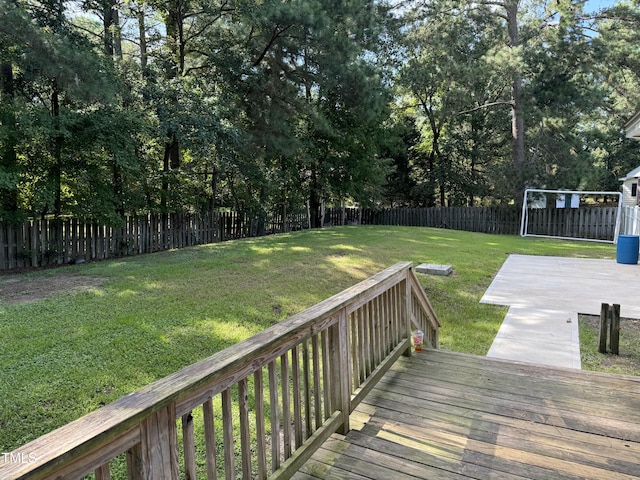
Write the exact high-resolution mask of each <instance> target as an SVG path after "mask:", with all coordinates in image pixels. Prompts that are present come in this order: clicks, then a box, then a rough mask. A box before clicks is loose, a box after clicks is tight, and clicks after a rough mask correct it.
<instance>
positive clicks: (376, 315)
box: [371, 297, 381, 369]
mask: <svg viewBox="0 0 640 480" xmlns="http://www.w3.org/2000/svg"><path fill="white" fill-rule="evenodd" d="M379 299H380V297H376V298H374V299H373V300H372V301H371V307H372V308H371V324H372V326H373V328H372V331H373V368H374V369H375V368H376V367H377V366H378V365H380V343H381V342H380V334H381V331H380V330H381V325H380V309H379V306H378V300H379Z"/></svg>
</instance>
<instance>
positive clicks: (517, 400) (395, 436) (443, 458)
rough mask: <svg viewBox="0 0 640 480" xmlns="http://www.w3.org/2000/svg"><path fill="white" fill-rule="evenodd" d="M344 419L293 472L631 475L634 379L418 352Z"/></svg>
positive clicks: (637, 445)
mask: <svg viewBox="0 0 640 480" xmlns="http://www.w3.org/2000/svg"><path fill="white" fill-rule="evenodd" d="M351 427H352V430H351V431H350V432H349V433H348V434H347V435H346V436H342V435H338V434H334V435H333V436H332V437H331V438H330V439H329V440H328V441H327V442H326V443H325V444H324V445H323V447H322V448H321V449H320V450H318V451H317V452H316V453H315V454H314V456H313V457H312V458H311V459H310V460H309V461H307V463H306V464H305V465H304V466H303V467H302V468H301V469H300V471H299V472H298V473H297V474H296V475H295V476H294V477H293V478H295V479H298V480H302V479H311V478H323V479H325V478H332V479H356V480H357V479H383V480H391V479H392V480H403V479H415V478H423V479H447V480H449V479H463V478H475V479H523V478H529V479H531V478H533V479H553V480H558V479H578V478H579V479H594V480H613V479H640V378H631V377H623V376H614V375H606V374H600V373H593V372H585V371H578V370H569V369H560V368H549V367H541V366H533V365H530V364H524V363H513V362H507V361H503V360H497V359H489V358H485V357H476V356H470V355H462V354H456V353H451V352H445V351H441V350H429V351H423V352H420V353H417V354H415V355H413V357H412V358H401V359H400V360H398V361H397V362H396V363H395V365H394V366H393V367H392V368H391V369H390V370H389V372H388V373H387V374H386V375H385V376H384V377H383V379H382V380H381V381H380V382H379V384H378V385H377V386H376V387H375V388H374V389H373V390H372V391H371V393H370V394H369V395H367V397H366V398H365V399H364V401H363V402H362V403H361V404H360V405H359V406H358V407H357V408H356V410H355V411H354V412H353V413H352V415H351Z"/></svg>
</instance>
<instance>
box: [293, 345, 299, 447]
mask: <svg viewBox="0 0 640 480" xmlns="http://www.w3.org/2000/svg"><path fill="white" fill-rule="evenodd" d="M291 379H292V382H291V383H292V387H293V427H294V429H293V431H294V440H295V444H294V447H293V449H294V450H296V449H298V448H300V446H301V445H302V400H301V395H300V349H299V347H298V346H295V347H293V348H292V349H291Z"/></svg>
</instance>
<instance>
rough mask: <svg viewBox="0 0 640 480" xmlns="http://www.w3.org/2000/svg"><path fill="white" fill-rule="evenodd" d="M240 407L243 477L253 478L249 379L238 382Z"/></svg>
mask: <svg viewBox="0 0 640 480" xmlns="http://www.w3.org/2000/svg"><path fill="white" fill-rule="evenodd" d="M238 407H239V410H240V446H241V450H242V451H241V455H242V478H251V433H250V426H249V392H248V389H247V379H246V378H243V379H242V380H240V381H239V382H238Z"/></svg>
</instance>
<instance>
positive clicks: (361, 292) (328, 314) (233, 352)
mask: <svg viewBox="0 0 640 480" xmlns="http://www.w3.org/2000/svg"><path fill="white" fill-rule="evenodd" d="M411 267H412V263H411V262H399V263H397V264H395V265H393V266H391V267H389V268H387V269H385V270H383V271H382V272H380V273H378V274H376V275H374V276H372V277H370V278H368V279H366V280H363V281H362V282H360V283H358V284H356V285H354V286H352V287H350V288H347V289H346V290H343V291H342V292H340V293H338V294H336V295H334V296H332V297H330V298H328V299H326V300H324V301H322V302H320V303H318V304H316V305H314V306H312V307H310V308H308V309H306V310H304V311H303V312H300V313H298V314H296V315H293V316H292V317H290V318H289V319H288V320H285V321H283V322H280V323H278V324H276V325H274V326H272V327H270V328H268V329H266V330H264V331H262V332H260V333H258V334H257V335H255V336H253V337H251V338H249V339H246V340H244V341H242V342H240V343H238V344H236V345H233V346H231V347H229V348H227V349H225V350H222V351H220V352H218V353H216V354H214V355H212V356H211V357H208V358H206V359H204V360H201V361H200V362H197V363H195V364H192V365H189V366H187V367H185V368H183V369H182V370H180V371H178V372H176V373H174V374H171V375H169V376H167V377H165V378H162V379H160V380H158V381H156V382H154V383H151V384H149V385H147V386H145V387H143V388H141V389H140V390H138V391H136V392H133V393H131V394H129V395H127V396H125V397H122V398H120V399H119V400H116V401H115V402H113V403H111V404H109V405H106V406H104V407H102V408H100V409H98V410H96V411H94V412H92V413H90V414H88V415H86V416H84V417H82V418H79V419H77V420H75V421H73V422H71V423H69V424H67V425H64V426H62V427H60V428H59V429H57V430H55V431H53V432H50V433H48V434H45V435H43V436H42V437H39V438H37V439H35V440H33V441H32V442H30V443H27V444H25V445H23V446H22V447H20V448H18V449H16V450H15V451H14V452H12V453H13V454H14V455H16V458H17V457H20V458H28V459H29V460H30V461H29V462H24V463H23V462H15V463H7V462H6V460H5V462H4V465H3V464H0V478H3V479H4V478H10V479H14V478H21V477H22V476H23V475H26V474H30V475H33V474H34V473H36V472H37V473H38V474H41V475H43V476H44V475H46V474H47V473H48V472H52V471H53V470H55V469H56V468H57V467H58V466H59V465H60V464H61V463H62V462H64V461H65V459H68V458H70V457H78V456H80V455H83V454H85V453H87V452H90V451H92V450H94V449H95V448H98V447H99V446H100V445H103V444H106V443H108V442H109V441H111V440H113V439H115V438H118V437H121V436H123V435H131V430H132V429H134V430H135V428H136V427H137V425H138V424H139V422H140V421H141V420H142V419H144V418H145V417H147V416H148V415H150V414H151V413H153V412H155V411H158V410H160V409H161V408H164V407H166V406H167V405H170V404H171V403H179V402H180V400H182V399H186V398H187V397H189V396H192V395H194V393H195V394H197V393H198V392H199V391H200V390H202V389H203V388H205V389H207V390H205V391H206V392H207V393H208V394H210V393H211V391H210V390H209V388H210V385H212V384H215V383H216V382H218V383H219V386H222V387H221V388H226V387H228V386H231V385H233V384H234V383H236V382H237V381H238V380H240V379H242V378H244V377H246V376H247V375H248V374H250V373H251V372H253V371H255V370H257V369H259V368H261V367H262V366H264V365H266V364H267V363H268V362H270V361H272V360H273V359H274V358H277V356H279V355H280V354H282V353H284V352H285V351H287V350H288V349H289V348H291V347H292V346H293V345H295V344H297V343H299V342H300V341H302V340H303V339H305V338H308V337H310V336H311V335H312V334H314V333H316V332H317V331H318V330H319V329H322V325H325V326H326V324H328V323H330V322H328V319H331V318H332V317H334V316H336V314H337V313H338V312H339V311H340V310H341V309H343V308H345V307H347V306H348V305H350V304H351V303H352V302H357V301H359V300H360V299H361V298H363V297H365V296H367V295H370V293H371V292H372V291H373V290H376V289H380V288H381V287H382V286H383V285H388V286H389V287H391V286H393V285H395V284H396V283H398V282H400V281H402V280H404V279H406V278H407V276H406V275H407V271H410V269H411ZM34 454H35V455H34ZM31 460H33V461H31Z"/></svg>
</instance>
